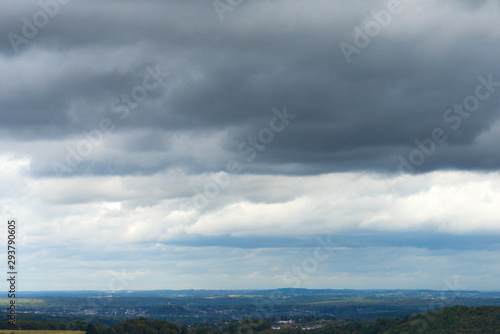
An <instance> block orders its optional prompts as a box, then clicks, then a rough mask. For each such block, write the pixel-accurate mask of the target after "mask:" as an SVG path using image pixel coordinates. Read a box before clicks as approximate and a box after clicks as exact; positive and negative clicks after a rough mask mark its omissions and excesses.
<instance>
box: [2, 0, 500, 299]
mask: <svg viewBox="0 0 500 334" xmlns="http://www.w3.org/2000/svg"><path fill="white" fill-rule="evenodd" d="M0 31H1V32H2V36H3V37H2V38H1V39H0V88H1V89H0V181H1V183H0V184H1V185H2V187H1V188H0V213H1V214H0V216H1V217H2V220H4V221H5V222H6V221H7V220H8V219H10V218H15V219H17V230H16V233H17V234H16V236H17V245H16V246H17V255H16V256H17V265H18V267H17V270H18V272H19V280H18V290H21V291H22V290H25V291H34V290H88V289H91V290H106V291H109V290H150V289H191V288H192V289H263V288H264V289H275V288H283V287H298V288H332V289H344V288H349V289H379V288H380V289H387V288H389V289H436V290H449V289H451V290H457V289H467V290H499V285H498V277H499V276H500V262H499V261H500V260H499V259H500V242H499V240H500V239H499V237H500V224H499V223H500V209H499V205H498V203H500V174H499V169H500V154H499V148H498V147H499V142H500V108H499V102H500V66H499V63H498V59H500V5H499V4H498V2H496V1H488V0H486V1H465V0H462V1H459V0H456V1H451V0H443V1H437V0H435V1H434V0H420V1H418V0H412V1H411V0H401V1H379V0H372V1H361V0H350V1H347V0H344V1H341V0H311V1H299V0H274V1H268V0H215V1H201V0H192V1H184V0H168V1H165V0H161V1H160V0H142V1H131V0H108V1H106V2H102V1H96V0H86V1H79V0H39V1H2V2H1V4H0ZM6 233H7V228H6V225H4V232H2V235H4V240H5V242H6V240H7V239H6ZM6 255H7V254H6V251H5V250H4V251H2V257H3V258H4V259H6Z"/></svg>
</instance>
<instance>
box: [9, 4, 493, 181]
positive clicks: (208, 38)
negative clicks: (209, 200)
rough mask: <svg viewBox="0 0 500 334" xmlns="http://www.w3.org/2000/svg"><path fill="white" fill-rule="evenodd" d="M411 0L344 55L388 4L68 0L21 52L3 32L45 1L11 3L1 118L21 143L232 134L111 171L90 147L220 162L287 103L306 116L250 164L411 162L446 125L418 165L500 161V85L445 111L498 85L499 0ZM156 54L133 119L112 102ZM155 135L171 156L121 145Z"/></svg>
mask: <svg viewBox="0 0 500 334" xmlns="http://www.w3.org/2000/svg"><path fill="white" fill-rule="evenodd" d="M42 2H43V1H42ZM43 3H46V2H43ZM402 4H403V5H402V6H403V10H402V12H401V13H400V14H397V15H393V16H392V19H391V23H390V24H389V25H388V26H387V27H384V28H382V29H381V32H380V33H379V34H378V35H376V36H374V37H373V38H371V42H370V44H369V45H368V46H366V47H364V48H362V49H361V50H360V53H359V54H353V55H352V61H351V62H350V63H348V62H347V61H346V57H345V55H344V54H343V52H342V50H341V48H340V47H339V45H340V43H341V42H347V43H350V44H352V45H354V44H353V43H354V42H353V37H354V36H355V35H354V31H355V30H354V28H355V27H356V26H359V27H361V28H363V27H364V25H365V24H366V22H369V21H370V20H372V21H373V17H372V14H371V11H377V12H378V11H381V10H385V9H386V8H387V4H386V3H385V2H383V1H374V2H370V3H369V4H367V3H366V2H362V1H354V2H347V1H346V2H341V1H336V2H328V1H317V2H308V3H307V4H304V3H301V2H299V1H277V2H267V1H254V2H250V1H246V2H245V3H244V4H242V5H241V6H238V7H237V8H235V9H234V10H233V11H231V12H227V13H225V19H224V21H220V19H219V17H218V15H217V13H216V11H215V9H214V8H213V6H212V3H211V2H203V1H195V2H189V3H186V2H182V1H168V2H163V1H141V2H140V3H139V2H132V1H108V2H106V4H102V3H100V2H96V1H86V2H77V1H71V2H69V3H68V4H65V5H60V8H59V11H58V13H57V14H56V15H54V17H50V18H49V21H48V23H47V24H46V26H43V27H40V29H39V31H38V33H37V34H36V35H35V36H34V37H33V38H30V39H29V41H28V42H27V43H26V44H20V45H19V53H15V52H14V50H13V48H12V45H11V43H10V42H9V39H8V38H7V34H8V33H9V32H14V33H16V34H19V35H22V32H21V29H22V26H23V20H22V17H26V18H28V19H32V18H33V15H34V14H35V13H36V12H37V11H39V10H40V6H39V5H35V4H32V5H31V6H26V5H19V4H14V5H10V4H5V3H4V4H2V5H1V6H2V7H3V9H2V14H1V16H2V23H1V29H2V31H4V32H5V34H4V36H5V38H3V39H2V42H1V44H0V52H1V54H2V58H1V63H0V64H1V65H0V66H1V68H2V71H6V72H8V73H7V75H6V76H5V77H6V78H7V79H8V80H9V81H10V82H11V83H12V85H10V86H8V85H7V84H4V85H5V86H6V87H7V88H6V89H4V92H3V93H0V108H1V110H2V112H1V114H0V124H1V125H0V126H1V127H2V128H3V132H4V133H6V134H8V135H9V136H11V137H12V138H14V139H15V140H33V141H37V140H43V139H51V140H53V139H59V140H63V139H68V138H78V136H81V132H82V130H89V129H92V128H95V127H97V126H98V124H99V120H101V119H102V118H104V117H106V118H109V119H111V120H112V121H113V125H114V126H116V133H118V134H123V133H124V134H126V133H128V132H129V131H131V130H134V129H142V130H144V129H145V130H146V131H159V132H162V133H164V134H166V135H171V134H174V133H180V134H188V137H189V134H191V133H208V134H209V133H216V132H222V133H226V137H225V139H224V140H223V141H222V142H221V143H220V147H219V148H218V149H219V150H224V151H226V153H227V155H226V156H225V155H220V159H219V160H218V161H216V162H215V163H212V164H211V165H210V167H208V166H205V167H204V166H203V164H200V162H199V161H197V159H195V158H193V159H190V158H189V157H182V158H181V157H176V158H165V159H164V160H159V162H158V163H157V164H156V165H150V166H146V167H145V166H144V165H142V164H141V163H140V161H132V159H129V160H128V161H125V162H122V163H120V167H119V168H118V167H117V168H110V167H109V165H110V164H112V163H113V161H116V157H113V156H110V157H109V158H100V159H95V158H93V157H88V158H86V161H84V162H82V164H81V165H80V166H79V167H78V168H76V169H75V173H77V174H78V173H83V174H88V173H89V172H90V173H96V174H131V173H134V172H137V171H139V170H140V171H141V172H142V173H156V172H158V171H160V170H162V169H169V168H173V167H179V166H180V167H181V168H184V169H186V170H191V171H193V172H201V171H203V170H204V168H206V169H224V166H225V164H226V162H227V160H228V159H229V157H230V156H231V155H234V154H237V151H238V145H239V144H241V143H242V142H243V141H245V140H247V137H248V136H249V135H256V134H258V132H259V131H260V130H261V129H262V128H264V127H267V126H268V123H269V119H270V118H271V117H272V116H273V114H272V112H271V110H272V109H273V108H278V109H281V108H282V107H283V106H285V105H286V106H287V108H288V111H289V112H290V113H291V114H294V115H296V116H297V117H296V119H294V120H293V122H291V124H290V125H289V126H287V127H286V130H284V131H283V132H280V133H279V134H278V133H276V134H275V136H274V138H273V141H272V142H271V143H270V144H269V145H266V148H265V150H263V151H262V152H259V155H258V157H257V160H255V163H252V164H249V165H248V167H247V168H246V170H245V172H253V173H290V174H308V173H325V172H331V171H339V170H378V171H389V172H395V171H397V169H398V165H399V164H400V160H399V158H398V156H399V155H401V156H402V157H404V158H405V159H407V160H409V161H410V160H411V157H412V156H411V154H412V152H414V151H415V149H418V147H417V146H416V144H415V142H414V141H415V140H416V139H418V140H420V141H423V140H426V139H428V138H432V133H433V130H434V129H435V128H441V129H443V131H444V133H445V135H446V136H447V140H446V141H445V142H444V143H443V144H441V145H437V146H439V147H438V149H437V150H436V152H435V153H434V152H433V153H432V154H430V156H427V155H424V159H425V161H424V162H422V164H419V165H418V166H416V165H414V166H413V167H414V168H413V169H414V170H415V171H416V172H423V171H428V170H436V169H446V168H459V169H498V168H499V167H500V159H495V158H494V157H493V156H494V155H493V154H494V152H495V151H496V150H495V147H496V145H494V144H493V143H492V141H491V140H490V141H488V140H486V141H483V142H480V143H478V137H479V136H480V135H481V134H483V135H484V134H485V133H486V132H487V131H489V130H490V129H492V126H493V124H494V123H495V121H497V119H498V117H499V109H498V102H499V101H500V89H499V87H496V86H495V87H494V88H495V91H492V92H491V96H489V97H488V98H487V99H486V100H485V101H484V102H481V105H480V106H479V108H478V110H477V111H474V112H472V113H471V115H470V116H468V117H467V118H465V117H462V116H460V117H462V119H461V120H460V126H459V127H458V128H457V129H454V128H453V126H456V125H457V124H458V123H457V122H458V120H457V118H456V117H457V114H456V113H453V114H448V116H449V117H448V121H446V120H444V119H443V117H444V115H445V113H446V111H447V109H449V108H452V107H453V105H454V104H461V103H464V99H466V98H467V97H468V96H471V95H474V94H475V90H476V87H477V86H478V85H479V84H480V83H481V81H480V80H478V77H480V76H481V77H482V78H485V79H486V80H487V79H488V76H490V75H491V78H492V81H494V82H500V70H499V67H498V58H499V56H500V44H499V43H498V40H499V39H500V33H499V27H500V26H499V24H500V23H499V22H500V21H499V20H498V18H499V17H500V11H499V8H498V6H497V5H496V4H495V3H494V2H493V1H490V2H488V1H485V2H482V4H478V3H477V2H475V3H474V4H472V3H471V2H470V1H464V2H461V3H457V2H445V4H442V3H439V2H432V1H430V2H421V4H419V2H418V1H414V2H407V1H404V2H402ZM9 6H16V8H14V7H12V9H11V10H9V9H10V7H9ZM17 7H19V8H17ZM155 66H159V67H160V68H161V69H162V71H168V72H169V77H168V78H165V82H164V83H162V85H160V86H159V87H158V88H156V89H154V90H151V91H149V92H148V97H147V99H146V100H145V101H144V102H141V103H139V106H138V107H137V108H136V109H134V110H130V115H129V117H127V119H124V120H121V119H120V118H119V116H120V113H117V112H115V111H116V110H113V102H112V101H115V99H121V96H122V95H123V94H130V92H131V90H132V89H133V88H134V87H135V86H137V85H140V84H141V83H142V82H143V79H144V76H146V75H147V74H148V70H147V68H155ZM485 89H487V88H483V89H482V90H481V92H483V93H485V92H487V91H486V90H485ZM114 105H115V107H116V106H117V105H116V103H115V104H114ZM125 105H126V104H125V102H123V101H122V102H121V103H120V106H121V107H125ZM451 116H453V117H454V118H453V120H452V118H450V117H451ZM493 135H494V134H493ZM131 138H133V137H131ZM130 140H133V139H130ZM149 140H151V141H149ZM149 145H151V147H153V150H157V151H159V152H163V154H165V155H167V154H169V152H170V151H169V150H171V146H170V145H165V144H164V143H163V142H161V143H160V142H159V141H158V138H157V137H155V136H151V138H148V137H147V136H146V137H143V138H141V140H140V142H137V143H134V144H131V145H129V146H127V147H121V148H120V150H119V153H118V154H120V155H127V154H130V153H133V152H135V151H137V150H146V151H148V146H149ZM61 152H63V150H62V151H61ZM208 153H210V152H207V154H208ZM213 154H216V151H215V149H214V153H213ZM226 157H227V158H226ZM415 157H416V156H414V157H413V158H415ZM242 158H243V161H244V158H245V157H242ZM414 160H415V159H414ZM50 163H51V161H49V160H46V161H44V159H43V158H42V157H41V156H35V158H34V160H33V161H32V172H33V173H34V174H38V175H49V174H50V173H53V171H52V169H51V168H50ZM406 170H408V168H407V169H406Z"/></svg>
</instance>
